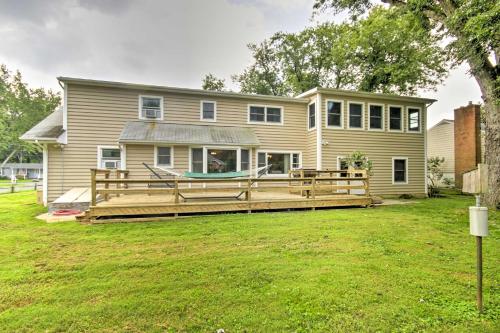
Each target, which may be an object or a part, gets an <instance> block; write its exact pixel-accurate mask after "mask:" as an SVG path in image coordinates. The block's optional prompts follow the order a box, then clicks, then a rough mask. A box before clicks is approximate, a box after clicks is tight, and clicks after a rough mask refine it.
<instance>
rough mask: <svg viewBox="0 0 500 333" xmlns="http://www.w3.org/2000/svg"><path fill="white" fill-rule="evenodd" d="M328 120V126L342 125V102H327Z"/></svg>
mask: <svg viewBox="0 0 500 333" xmlns="http://www.w3.org/2000/svg"><path fill="white" fill-rule="evenodd" d="M326 121H327V126H328V127H339V128H341V127H342V102H340V101H328V102H327V103H326Z"/></svg>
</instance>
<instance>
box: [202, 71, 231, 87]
mask: <svg viewBox="0 0 500 333" xmlns="http://www.w3.org/2000/svg"><path fill="white" fill-rule="evenodd" d="M201 88H202V89H203V90H213V91H224V90H226V84H225V82H224V79H219V78H218V77H216V76H215V75H213V74H212V73H208V74H207V75H205V77H204V78H203V79H202V82H201Z"/></svg>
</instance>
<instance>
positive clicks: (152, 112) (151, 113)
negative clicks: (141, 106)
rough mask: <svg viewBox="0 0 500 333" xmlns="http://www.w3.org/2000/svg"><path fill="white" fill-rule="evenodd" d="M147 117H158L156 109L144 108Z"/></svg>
mask: <svg viewBox="0 0 500 333" xmlns="http://www.w3.org/2000/svg"><path fill="white" fill-rule="evenodd" d="M144 113H145V116H146V118H157V117H156V109H145V110H144Z"/></svg>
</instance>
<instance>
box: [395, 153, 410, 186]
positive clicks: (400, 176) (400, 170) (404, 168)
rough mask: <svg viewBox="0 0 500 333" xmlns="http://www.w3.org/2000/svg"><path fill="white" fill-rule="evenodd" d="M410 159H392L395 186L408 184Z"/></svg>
mask: <svg viewBox="0 0 500 333" xmlns="http://www.w3.org/2000/svg"><path fill="white" fill-rule="evenodd" d="M407 173H408V159H407V158H393V159H392V181H393V183H394V184H406V183H408V174H407Z"/></svg>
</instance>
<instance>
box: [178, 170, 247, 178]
mask: <svg viewBox="0 0 500 333" xmlns="http://www.w3.org/2000/svg"><path fill="white" fill-rule="evenodd" d="M246 176H248V172H247V171H238V172H220V173H202V172H184V177H186V178H197V179H220V178H239V177H246Z"/></svg>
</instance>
